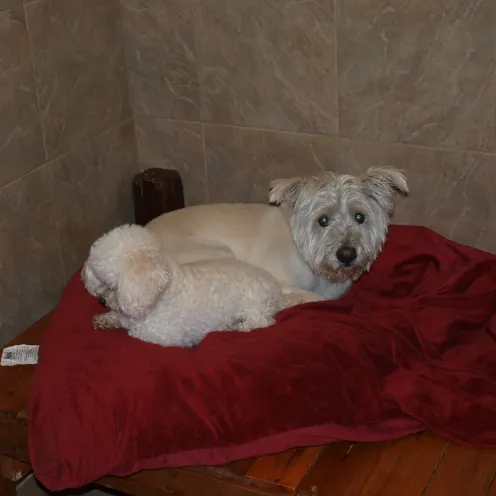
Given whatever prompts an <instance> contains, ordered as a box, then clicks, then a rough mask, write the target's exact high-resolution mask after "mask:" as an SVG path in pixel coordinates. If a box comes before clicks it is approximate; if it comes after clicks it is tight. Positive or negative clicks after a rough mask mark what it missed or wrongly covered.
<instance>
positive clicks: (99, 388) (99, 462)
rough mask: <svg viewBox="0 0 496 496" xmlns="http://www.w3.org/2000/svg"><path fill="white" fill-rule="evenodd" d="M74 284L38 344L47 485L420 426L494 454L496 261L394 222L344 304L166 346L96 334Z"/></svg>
mask: <svg viewBox="0 0 496 496" xmlns="http://www.w3.org/2000/svg"><path fill="white" fill-rule="evenodd" d="M100 311H101V307H100V306H99V304H98V302H97V301H96V300H95V299H94V298H92V297H90V296H89V295H88V294H86V293H85V291H84V289H83V287H82V283H81V281H80V277H79V274H76V275H75V276H74V278H73V279H72V281H71V282H70V283H69V285H68V287H67V289H66V291H65V293H64V295H63V297H62V300H61V303H60V305H59V307H58V309H57V310H56V312H55V315H54V318H53V321H52V323H51V327H50V329H49V331H48V332H47V334H46V337H45V339H44V341H43V343H42V346H41V349H40V362H39V365H38V367H37V371H36V375H35V379H34V382H33V384H32V388H31V391H30V399H29V411H28V415H29V441H30V443H29V444H30V459H31V463H32V466H33V468H34V471H35V473H36V475H37V477H38V478H39V479H40V480H41V482H42V483H43V484H45V485H46V486H47V487H48V488H49V489H52V490H59V489H64V488H69V487H78V486H81V485H83V484H85V483H89V482H91V481H94V480H96V479H98V478H100V477H101V476H103V475H105V474H114V475H127V474H130V473H132V472H135V471H138V470H141V469H150V468H158V467H165V466H188V465H214V464H221V463H227V462H229V461H232V460H235V459H241V458H248V457H253V456H261V455H265V454H269V453H273V452H278V451H282V450H285V449H288V448H292V447H296V446H308V445H320V444H325V443H329V442H332V441H335V440H338V439H346V440H352V441H378V440H385V439H391V438H397V437H400V436H403V435H406V434H409V433H413V432H418V431H421V430H423V429H425V428H430V429H432V430H433V431H435V432H437V433H439V434H441V435H444V436H447V437H449V438H451V439H454V440H456V441H459V442H463V443H472V444H476V445H496V379H495V377H496V344H495V332H496V318H495V314H496V257H495V256H493V255H490V254H487V253H484V252H481V251H478V250H475V249H472V248H467V247H464V246H461V245H458V244H456V243H453V242H451V241H448V240H447V239H445V238H443V237H441V236H439V235H437V234H435V233H434V232H432V231H430V230H428V229H425V228H420V227H407V226H393V227H392V228H391V231H390V234H389V237H388V241H387V243H386V246H385V248H384V250H383V252H382V254H381V255H380V257H379V258H378V260H377V262H376V263H375V264H374V266H373V269H372V271H371V272H370V273H369V274H367V275H365V276H364V277H363V278H362V279H361V280H360V281H359V282H358V283H357V284H356V285H355V286H354V287H353V289H352V290H351V291H350V293H349V294H347V295H346V296H345V297H344V298H342V299H341V300H339V301H335V302H319V303H311V304H307V305H303V306H300V307H294V308H292V309H288V310H286V311H284V312H282V313H280V314H279V315H278V319H277V323H276V324H275V325H274V326H272V327H270V328H267V329H257V330H255V331H252V332H251V333H236V332H218V333H212V334H210V335H209V336H208V337H207V338H206V339H205V340H204V341H203V342H202V343H201V344H200V345H199V346H198V347H197V348H194V349H181V348H162V347H160V346H156V345H152V344H147V343H143V342H140V341H137V340H135V339H133V338H131V337H129V336H127V334H126V333H125V332H124V331H121V330H115V331H93V330H92V327H91V318H92V316H93V314H95V313H98V312H100Z"/></svg>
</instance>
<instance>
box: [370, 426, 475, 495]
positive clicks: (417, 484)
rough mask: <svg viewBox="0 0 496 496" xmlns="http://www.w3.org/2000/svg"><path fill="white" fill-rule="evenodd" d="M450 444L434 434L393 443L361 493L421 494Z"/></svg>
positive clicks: (384, 453) (425, 434)
mask: <svg viewBox="0 0 496 496" xmlns="http://www.w3.org/2000/svg"><path fill="white" fill-rule="evenodd" d="M447 444H448V442H447V441H446V440H445V439H442V438H440V437H438V436H436V435H434V434H432V433H424V434H421V435H413V436H408V437H406V438H403V439H400V440H397V441H393V442H391V443H390V444H389V445H388V447H387V448H386V449H385V450H384V452H383V453H382V455H381V458H380V460H379V462H378V464H377V465H376V467H375V470H374V472H373V473H372V475H371V476H370V478H369V479H368V481H367V483H366V484H365V487H364V488H363V490H362V492H361V493H360V496H378V495H380V496H420V495H421V494H422V493H423V491H424V489H425V487H426V486H427V484H428V482H429V480H430V478H431V476H432V474H433V472H434V470H435V468H436V466H437V464H438V463H439V461H440V459H441V457H442V456H443V454H444V451H445V449H446V446H447ZM436 496H437V495H436ZM465 496H469V495H465Z"/></svg>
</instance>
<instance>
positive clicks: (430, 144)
mask: <svg viewBox="0 0 496 496" xmlns="http://www.w3.org/2000/svg"><path fill="white" fill-rule="evenodd" d="M495 19H496V3H495V2H492V1H491V0H481V1H478V2H469V3H467V2H464V1H463V0H452V1H450V2H444V1H443V2H441V0H435V1H434V3H432V2H430V3H429V2H424V1H421V0H415V1H412V2H408V3H406V4H404V3H398V4H396V3H391V2H388V1H387V0H372V1H369V2H365V3H364V2H359V1H358V0H315V1H313V2H306V1H304V0H296V1H293V2H285V1H279V0H275V1H274V0H271V1H269V0H251V1H250V2H246V1H243V0H120V1H119V0H106V1H105V2H102V1H100V0H72V1H71V2H67V1H65V0H24V2H22V1H21V0H0V54H1V56H0V88H1V92H0V109H1V110H2V118H1V119H0V239H1V242H0V273H1V278H0V340H1V341H4V342H5V341H6V340H7V339H8V338H10V337H12V335H14V334H15V333H16V332H18V331H19V330H21V329H22V328H23V327H24V326H26V325H28V324H29V323H30V322H32V321H33V320H34V319H36V318H37V317H39V316H40V315H41V314H42V313H43V312H45V311H46V310H47V309H49V308H51V307H52V306H53V305H54V303H55V302H56V300H57V298H58V297H59V295H60V291H61V289H62V287H63V285H64V283H65V282H66V280H67V278H68V277H70V275H71V274H72V273H73V272H74V270H75V269H76V268H77V267H78V265H79V264H80V263H81V261H82V259H83V258H84V255H85V253H86V250H87V248H88V245H89V244H90V243H91V242H92V241H93V240H94V239H95V238H96V237H97V236H98V235H99V234H100V233H101V232H103V231H104V230H106V229H108V228H109V227H111V226H112V225H115V224H117V223H119V222H123V221H125V220H128V219H130V218H131V209H132V207H131V194H130V183H131V179H132V177H133V175H134V174H135V173H136V172H137V171H138V170H139V169H140V168H141V169H143V168H145V167H149V166H158V167H172V168H175V169H177V170H179V172H180V173H181V175H182V177H183V180H184V184H185V189H186V200H187V203H188V204H194V203H204V202H216V201H263V202H265V201H266V194H267V183H268V181H269V180H270V179H273V178H275V177H282V176H290V175H294V174H305V173H310V172H314V171H318V170H323V169H332V170H336V171H353V172H355V173H360V172H361V171H363V170H364V169H366V168H367V167H368V166H371V165H393V166H397V167H400V168H402V169H404V170H405V171H406V173H407V175H408V179H409V182H410V189H411V195H410V198H409V199H408V200H407V201H405V202H402V203H401V204H400V206H399V208H398V212H397V215H396V217H395V221H396V222H402V223H403V222H406V223H413V224H423V225H427V226H429V227H432V228H434V229H435V230H437V231H438V232H440V233H441V234H444V235H446V236H448V237H451V238H453V239H455V240H457V241H461V242H463V243H466V244H470V245H474V246H477V247H479V248H483V249H486V250H489V251H495V250H496V224H495V223H494V222H493V217H494V214H495V209H496V188H494V186H493V184H494V177H495V173H496V103H495V102H496V66H495V64H494V59H495V57H496V44H495V43H494V36H493V35H494V29H493V26H494V20H495ZM122 29H123V34H124V36H122ZM123 41H124V45H125V54H124V49H123ZM129 87H130V91H129ZM133 111H134V112H133ZM133 114H134V119H133ZM135 134H136V138H137V143H138V150H139V154H138V155H137V153H136V146H135V145H136V143H135V141H136V140H135Z"/></svg>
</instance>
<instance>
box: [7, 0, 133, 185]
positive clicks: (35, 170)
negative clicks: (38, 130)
mask: <svg viewBox="0 0 496 496" xmlns="http://www.w3.org/2000/svg"><path fill="white" fill-rule="evenodd" d="M34 1H38V0H34ZM133 120H134V117H129V118H127V119H124V120H123V121H120V122H118V123H117V124H114V125H113V126H111V127H109V128H107V129H105V130H104V131H101V132H100V133H98V134H93V135H90V136H88V137H86V139H84V140H83V141H81V142H80V143H77V145H76V146H82V145H83V144H85V143H86V142H88V141H90V140H92V139H96V138H99V137H100V136H103V135H104V134H106V133H108V132H110V131H113V130H114V129H117V128H119V127H121V126H124V125H125V124H128V123H129V122H131V121H133ZM74 152H76V147H71V148H70V149H69V150H67V151H65V152H64V153H61V154H60V155H57V156H56V157H53V158H51V159H50V160H46V161H45V162H43V163H42V164H40V165H38V166H37V167H35V168H34V169H32V170H30V171H28V172H26V173H25V174H22V175H20V176H19V177H16V178H15V179H12V180H11V181H8V182H6V183H5V184H2V185H1V186H0V190H1V189H3V188H6V187H8V186H11V185H13V184H14V183H16V182H17V181H20V180H22V179H24V178H25V177H28V176H30V175H31V174H34V173H35V172H39V171H40V170H41V169H43V167H47V166H49V165H50V164H53V163H54V162H56V161H57V160H60V159H62V158H65V157H67V156H68V155H70V154H71V153H74Z"/></svg>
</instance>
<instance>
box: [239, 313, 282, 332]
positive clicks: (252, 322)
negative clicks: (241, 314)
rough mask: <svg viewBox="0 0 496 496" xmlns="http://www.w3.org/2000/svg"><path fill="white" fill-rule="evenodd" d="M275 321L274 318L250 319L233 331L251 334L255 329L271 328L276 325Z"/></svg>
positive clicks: (242, 322) (240, 323)
mask: <svg viewBox="0 0 496 496" xmlns="http://www.w3.org/2000/svg"><path fill="white" fill-rule="evenodd" d="M275 322H276V321H275V319H274V318H273V317H263V316H260V317H257V318H251V319H250V318H248V319H245V320H243V321H241V322H238V323H237V324H235V325H233V326H232V327H231V330H233V331H239V332H250V331H253V329H260V328H262V327H269V326H271V325H273V324H275Z"/></svg>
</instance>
